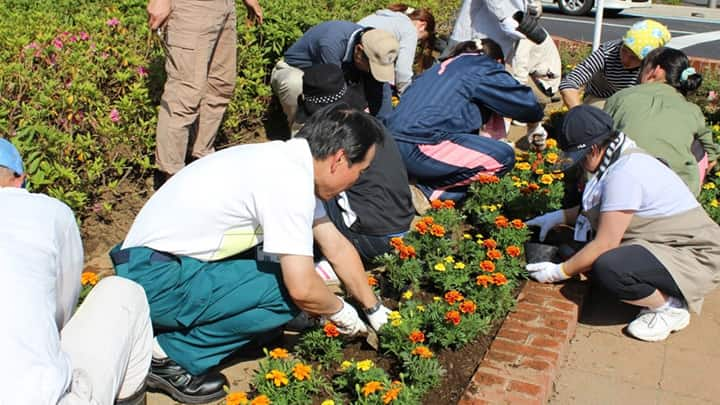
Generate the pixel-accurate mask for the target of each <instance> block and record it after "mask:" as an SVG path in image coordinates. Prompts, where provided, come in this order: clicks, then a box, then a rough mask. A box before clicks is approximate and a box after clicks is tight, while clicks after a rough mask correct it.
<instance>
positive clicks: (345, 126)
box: [295, 103, 385, 165]
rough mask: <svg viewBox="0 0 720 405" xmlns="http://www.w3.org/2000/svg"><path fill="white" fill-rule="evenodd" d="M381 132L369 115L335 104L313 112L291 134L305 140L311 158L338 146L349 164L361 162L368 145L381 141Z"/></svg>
mask: <svg viewBox="0 0 720 405" xmlns="http://www.w3.org/2000/svg"><path fill="white" fill-rule="evenodd" d="M384 133H385V132H384V129H383V127H382V124H380V122H379V121H378V120H377V119H375V118H374V117H372V116H371V115H370V114H367V113H364V112H362V111H358V110H355V109H352V108H350V106H348V105H347V104H345V103H336V104H330V105H328V106H325V107H323V108H321V109H320V110H318V111H317V112H315V114H313V115H312V116H311V117H310V118H309V119H308V121H307V122H306V123H305V126H304V127H302V129H300V131H298V133H297V135H295V137H296V138H305V139H306V140H307V142H308V145H310V153H311V154H312V156H313V158H315V159H318V160H322V159H325V158H327V157H328V156H330V155H332V154H333V153H335V152H337V151H339V150H340V149H342V150H344V151H345V155H347V157H348V160H349V161H350V165H352V164H355V163H358V162H362V161H363V160H364V159H365V156H366V155H367V151H368V150H369V149H370V147H371V146H373V145H379V144H382V143H383V140H384V137H385V135H384Z"/></svg>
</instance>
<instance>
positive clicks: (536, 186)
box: [528, 183, 540, 191]
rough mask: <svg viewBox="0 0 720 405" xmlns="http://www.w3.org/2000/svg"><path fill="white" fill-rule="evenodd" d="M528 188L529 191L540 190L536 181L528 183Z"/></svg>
mask: <svg viewBox="0 0 720 405" xmlns="http://www.w3.org/2000/svg"><path fill="white" fill-rule="evenodd" d="M528 189H530V191H538V190H540V186H538V185H537V184H536V183H530V184H528Z"/></svg>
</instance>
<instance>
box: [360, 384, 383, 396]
mask: <svg viewBox="0 0 720 405" xmlns="http://www.w3.org/2000/svg"><path fill="white" fill-rule="evenodd" d="M382 387H383V385H382V383H381V382H380V381H369V382H368V383H367V384H365V386H363V388H362V393H363V395H365V396H368V395H370V394H374V393H375V392H377V391H379V390H381V389H382Z"/></svg>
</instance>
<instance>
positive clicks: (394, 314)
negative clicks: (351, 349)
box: [388, 311, 402, 321]
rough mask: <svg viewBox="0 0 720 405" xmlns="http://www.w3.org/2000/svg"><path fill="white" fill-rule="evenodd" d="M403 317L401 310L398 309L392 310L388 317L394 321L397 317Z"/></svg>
mask: <svg viewBox="0 0 720 405" xmlns="http://www.w3.org/2000/svg"><path fill="white" fill-rule="evenodd" d="M401 318H402V315H400V312H398V311H390V313H389V314H388V319H389V320H391V321H394V320H396V319H401Z"/></svg>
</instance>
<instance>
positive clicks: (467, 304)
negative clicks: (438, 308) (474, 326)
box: [460, 300, 477, 314]
mask: <svg viewBox="0 0 720 405" xmlns="http://www.w3.org/2000/svg"><path fill="white" fill-rule="evenodd" d="M476 309H477V305H475V303H474V302H472V301H470V300H467V301H464V302H463V303H462V304H460V312H462V313H463V314H472V313H474V312H475V310H476Z"/></svg>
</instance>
